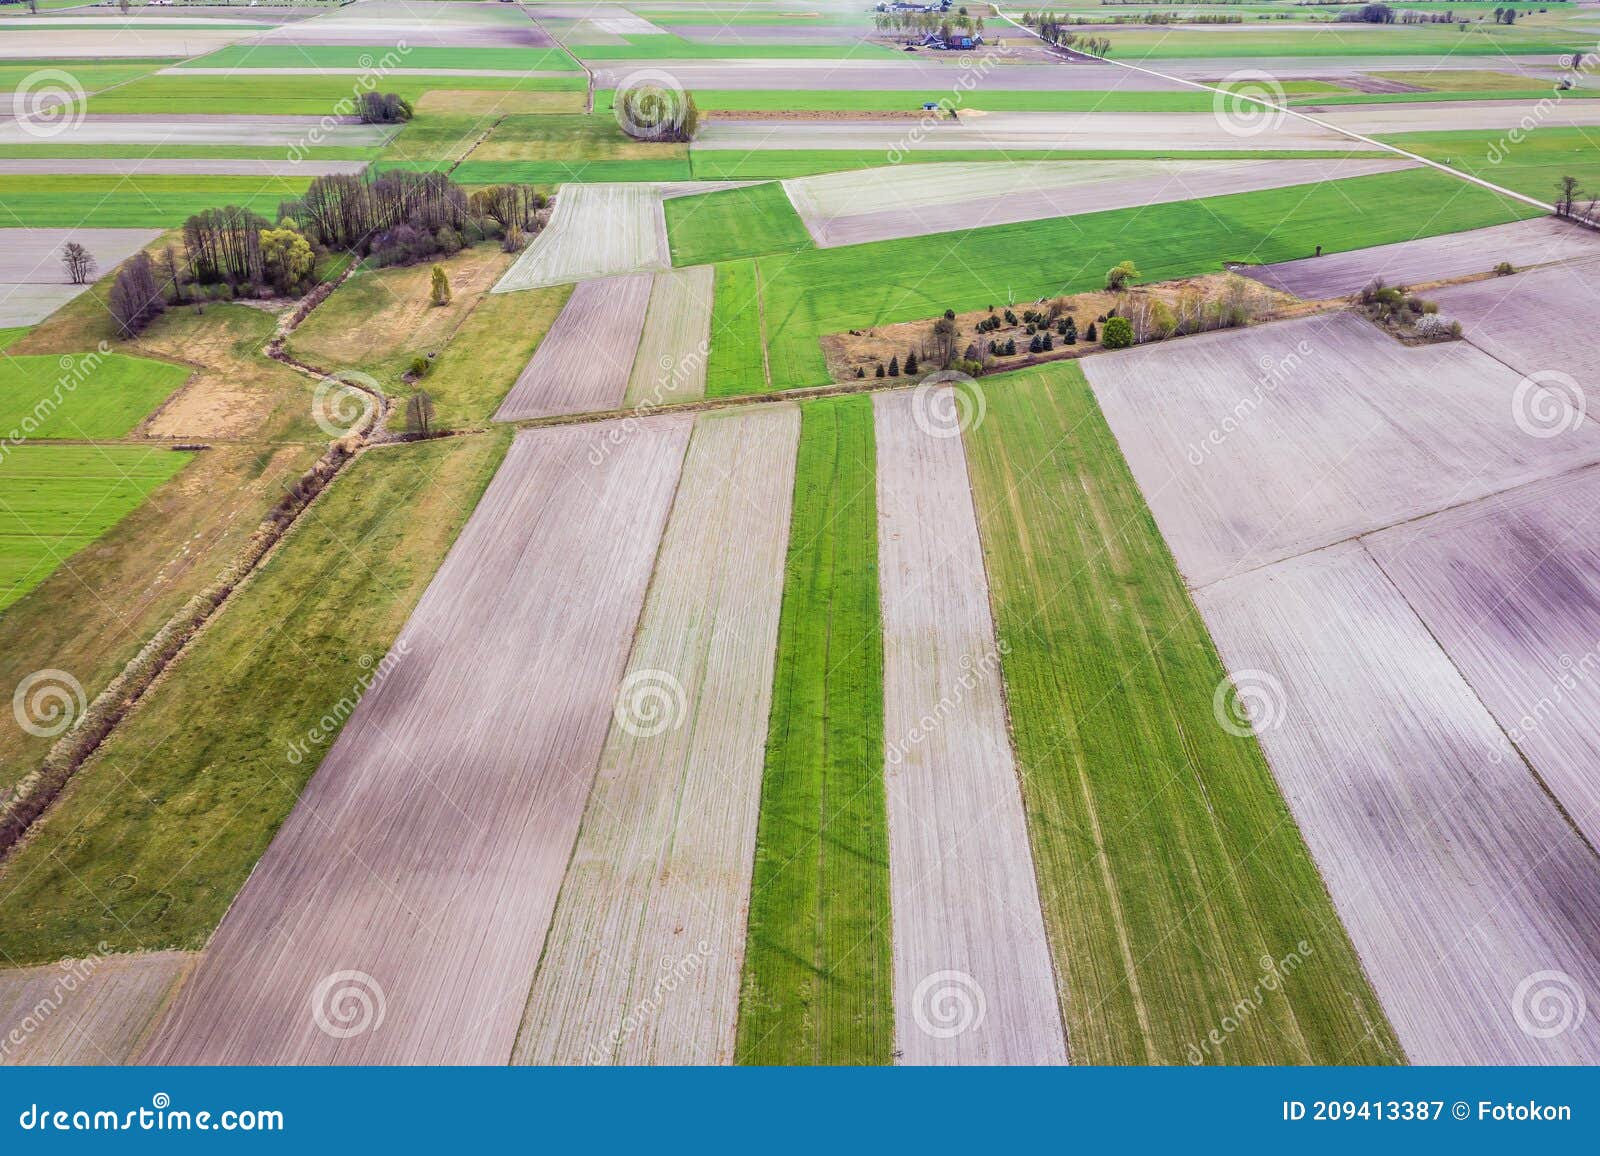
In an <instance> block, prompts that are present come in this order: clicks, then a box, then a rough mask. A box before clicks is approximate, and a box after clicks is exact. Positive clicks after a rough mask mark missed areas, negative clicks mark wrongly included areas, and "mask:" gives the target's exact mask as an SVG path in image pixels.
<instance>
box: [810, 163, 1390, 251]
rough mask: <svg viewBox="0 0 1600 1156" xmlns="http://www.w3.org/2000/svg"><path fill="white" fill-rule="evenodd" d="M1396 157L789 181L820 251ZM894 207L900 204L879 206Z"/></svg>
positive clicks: (974, 169) (991, 169)
mask: <svg viewBox="0 0 1600 1156" xmlns="http://www.w3.org/2000/svg"><path fill="white" fill-rule="evenodd" d="M1412 167H1414V165H1413V164H1412V163H1411V162H1408V161H1404V160H1398V159H1395V158H1390V157H1373V158H1371V159H1356V158H1345V157H1330V158H1328V159H1327V160H1275V161H1267V160H1262V161H1204V160H1201V161H1156V160H1138V161H1021V162H1016V163H1004V162H1002V163H1000V164H986V163H983V162H973V163H970V164H968V163H957V164H932V165H887V166H885V167H883V168H878V169H860V170H857V171H854V172H843V173H827V174H823V175H821V176H814V177H802V178H799V179H797V180H788V181H784V182H783V187H784V191H785V192H787V193H788V194H789V200H790V201H791V202H792V203H793V205H794V207H795V211H796V212H797V213H799V214H800V219H801V220H802V221H804V222H805V226H806V230H807V231H808V232H809V233H810V234H811V237H812V239H813V240H814V241H816V243H817V245H818V246H820V247H822V248H831V247H833V246H836V245H859V244H862V243H864V242H868V241H887V240H891V239H893V238H896V237H916V236H921V235H923V234H926V233H945V232H953V231H955V230H958V229H974V228H981V227H983V226H986V225H1004V224H1010V223H1013V222H1016V221H1039V220H1043V219H1045V218H1047V217H1070V216H1073V215H1075V214H1077V213H1093V212H1100V211H1103V210H1106V209H1122V208H1131V207H1133V206H1137V205H1157V204H1162V203H1164V202H1168V201H1188V200H1194V199H1196V198H1199V197H1214V196H1220V195H1222V194H1225V193H1243V192H1251V191H1253V190H1257V189H1276V188H1283V187H1285V186H1288V185H1302V184H1313V183H1318V182H1321V181H1330V180H1340V179H1342V178H1345V177H1360V176H1367V175H1369V174H1372V173H1387V172H1395V171H1397V170H1399V169H1404V168H1412ZM883 205H889V206H893V207H892V208H879V207H876V206H883Z"/></svg>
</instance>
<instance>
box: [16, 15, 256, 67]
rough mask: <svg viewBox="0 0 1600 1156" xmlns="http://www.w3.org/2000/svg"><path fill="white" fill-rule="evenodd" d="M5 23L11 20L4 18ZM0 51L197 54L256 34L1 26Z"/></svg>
mask: <svg viewBox="0 0 1600 1156" xmlns="http://www.w3.org/2000/svg"><path fill="white" fill-rule="evenodd" d="M5 23H6V24H7V25H9V24H10V23H11V21H10V20H7V21H5ZM0 35H3V36H4V37H5V40H4V43H3V44H0V52H3V53H4V54H5V59H7V60H16V61H24V62H25V61H29V60H39V61H45V60H83V61H88V60H98V59H106V60H115V59H119V58H120V59H135V58H140V57H157V56H199V55H200V54H201V53H203V52H215V51H216V50H217V49H219V48H226V47H227V46H228V45H230V44H235V43H237V42H238V41H241V40H244V39H246V38H247V37H250V36H254V35H256V31H255V29H252V28H238V29H212V28H198V29H197V28H162V27H159V26H154V25H153V26H151V27H149V28H133V29H128V30H125V31H121V30H113V29H109V28H86V29H84V30H81V31H80V30H77V29H74V30H73V31H72V33H71V34H70V35H66V34H64V33H62V32H56V31H48V30H46V29H42V28H35V29H28V28H9V27H7V28H4V31H3V32H0Z"/></svg>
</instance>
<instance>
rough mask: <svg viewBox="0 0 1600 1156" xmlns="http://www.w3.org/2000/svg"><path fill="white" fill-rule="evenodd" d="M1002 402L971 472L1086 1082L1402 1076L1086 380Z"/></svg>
mask: <svg viewBox="0 0 1600 1156" xmlns="http://www.w3.org/2000/svg"><path fill="white" fill-rule="evenodd" d="M985 398H986V400H987V410H986V413H985V415H984V416H983V417H982V419H981V420H979V421H977V422H976V423H975V424H974V425H973V426H972V428H970V429H969V430H968V432H967V450H968V455H969V459H970V465H971V470H972V481H973V487H974V491H975V496H976V503H977V508H978V518H979V524H980V526H981V528H982V534H983V542H984V551H985V559H986V562H987V569H988V574H989V579H990V583H991V588H990V589H991V594H992V597H993V600H994V606H995V617H996V623H997V627H998V633H999V638H1000V639H1001V641H1002V642H1004V643H1005V644H1006V645H1007V647H1008V648H1009V649H1008V652H1007V653H1006V654H1005V656H1004V659H1003V666H1004V670H1005V680H1006V690H1007V694H1008V698H1009V703H1010V710H1011V720H1012V725H1013V728H1014V730H1015V736H1016V746H1017V758H1018V761H1019V763H1020V765H1021V767H1022V770H1023V795H1024V799H1025V802H1026V806H1027V814H1028V826H1029V830H1030V832H1031V834H1032V837H1033V850H1034V855H1035V857H1036V860H1037V864H1038V872H1039V887H1040V893H1041V896H1042V898H1043V901H1044V912H1045V920H1046V925H1047V927H1048V929H1049V932H1050V944H1051V948H1052V950H1053V952H1054V955H1055V960H1056V966H1057V968H1058V971H1059V974H1060V978H1061V982H1062V985H1063V988H1064V990H1063V993H1062V1002H1063V1006H1064V1007H1065V1009H1066V1016H1067V1034H1068V1038H1069V1039H1070V1040H1071V1043H1072V1050H1073V1059H1074V1060H1075V1061H1076V1062H1078V1063H1085V1064H1145V1063H1157V1064H1183V1063H1210V1064H1216V1063H1255V1064H1299V1063H1327V1064H1341V1063H1349V1064H1356V1063H1369V1064H1381V1063H1392V1062H1395V1061H1396V1060H1398V1059H1399V1058H1400V1054H1399V1050H1398V1048H1397V1047H1396V1045H1395V1042H1394V1038H1393V1036H1392V1034H1391V1033H1390V1031H1389V1028H1388V1026H1387V1024H1386V1023H1385V1021H1384V1018H1383V1012H1382V1010H1381V1009H1380V1008H1379V1007H1378V1003H1377V1000H1376V998H1375V997H1374V996H1373V994H1372V991H1371V990H1370V989H1369V987H1368V985H1367V981H1366V979H1365V978H1364V976H1363V975H1362V971H1361V965H1360V963H1359V961H1358V960H1357V958H1356V955H1355V952H1354V951H1353V950H1352V949H1351V946H1350V943H1349V941H1348V940H1347V939H1346V938H1345V934H1344V931H1343V929H1342V928H1341V927H1340V925H1339V921H1338V918H1337V916H1336V915H1335V914H1334V912H1333V908H1332V905H1331V904H1330V903H1329V901H1328V896H1327V892H1326V890H1325V889H1324V887H1323V884H1322V880H1321V879H1320V878H1319V877H1318V875H1317V872H1316V868H1315V867H1314V866H1313V864H1312V862H1311V858H1310V856H1309V855H1308V854H1307V852H1306V848H1305V845H1304V844H1303V843H1302V842H1301V840H1300V836H1299V833H1298V832H1297V831H1296V829H1295V825H1294V821H1293V819H1292V818H1291V817H1290V816H1289V814H1288V811H1287V809H1286V808H1285V806H1284V802H1283V799H1282V797H1281V796H1280V795H1279V794H1278V790H1277V787H1276V785H1275V784H1274V783H1273V780H1272V776H1271V774H1270V772H1269V771H1268V768H1267V764H1266V762H1265V760H1264V759H1263V758H1262V756H1261V751H1260V749H1259V748H1258V747H1257V745H1256V742H1255V740H1254V738H1252V737H1250V736H1249V735H1248V734H1245V735H1243V736H1237V735H1235V734H1231V733H1229V732H1227V731H1225V730H1223V728H1222V727H1221V726H1219V725H1218V723H1217V721H1216V718H1215V717H1214V714H1213V703H1214V700H1215V695H1216V692H1217V688H1218V685H1219V684H1220V683H1221V682H1222V680H1223V677H1224V672H1223V667H1222V663H1221V661H1220V660H1219V659H1218V657H1217V654H1216V650H1215V648H1214V647H1213V646H1212V644H1211V639H1210V637H1209V636H1208V635H1207V633H1206V629H1205V627H1204V625H1203V624H1202V623H1201V621H1200V619H1199V616H1198V615H1197V614H1196V613H1195V610H1194V606H1193V604H1192V603H1191V602H1190V600H1189V596H1188V593H1187V592H1186V591H1185V589H1184V586H1183V582H1182V580H1181V579H1180V578H1179V576H1178V572H1177V569H1176V568H1175V566H1174V565H1173V560H1172V557H1171V555H1170V554H1168V552H1167V549H1166V546H1165V544H1164V543H1163V542H1162V540H1161V536H1160V534H1159V533H1157V531H1156V528H1155V525H1154V523H1153V522H1152V520H1151V517H1150V513H1149V511H1148V509H1147V508H1146V507H1145V504H1144V500H1143V498H1142V497H1141V496H1140V493H1139V490H1138V487H1137V486H1136V485H1135V483H1134V480H1133V478H1132V476H1131V475H1130V473H1129V471H1128V467H1127V465H1126V464H1125V463H1124V461H1123V460H1122V457H1121V455H1120V453H1119V452H1118V449H1117V444H1116V441H1115V440H1114V439H1113V437H1112V436H1111V431H1110V429H1109V428H1107V426H1106V424H1105V420H1104V419H1103V418H1102V417H1101V416H1100V413H1099V411H1098V409H1097V408H1096V405H1095V401H1094V398H1093V395H1092V394H1091V393H1090V391H1089V389H1088V386H1087V385H1086V384H1085V382H1084V379H1083V375H1082V373H1081V371H1080V369H1079V368H1078V366H1077V364H1076V363H1073V362H1060V363H1057V364H1054V365H1050V366H1044V367H1040V368H1038V369H1033V370H1025V371H1023V372H1021V373H1018V374H1016V375H1012V376H1008V377H1007V378H1005V379H1004V380H997V381H995V382H994V383H993V385H992V387H989V388H986V389H985ZM1302 940H1304V941H1305V943H1306V945H1307V947H1308V948H1309V950H1302V948H1301V947H1300V943H1301V941H1302ZM1285 961H1287V962H1285ZM1291 971H1292V975H1291V974H1290V972H1291ZM1241 1000H1247V1001H1249V1004H1248V1008H1249V1011H1248V1014H1246V1015H1243V1016H1240V1014H1239V1012H1238V1010H1237V1005H1238V1004H1239V1002H1240V1001H1241ZM1235 1021H1236V1026H1235V1027H1234V1028H1233V1029H1232V1030H1228V1027H1227V1025H1228V1023H1230V1022H1235ZM1213 1031H1216V1032H1217V1033H1218V1038H1219V1039H1220V1040H1221V1042H1220V1043H1216V1042H1213V1041H1212V1038H1211V1035H1210V1033H1211V1032H1213Z"/></svg>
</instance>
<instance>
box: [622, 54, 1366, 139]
mask: <svg viewBox="0 0 1600 1156" xmlns="http://www.w3.org/2000/svg"><path fill="white" fill-rule="evenodd" d="M638 67H639V65H638V62H637V61H634V62H629V61H614V62H613V61H606V62H604V63H597V64H596V65H595V66H594V77H595V86H596V87H597V88H616V87H617V86H618V85H619V84H621V83H622V81H623V80H624V79H626V78H627V76H628V75H629V73H632V72H635V71H637V70H638ZM650 67H651V68H652V69H659V70H661V71H662V72H665V73H667V74H668V75H670V76H672V77H674V78H676V79H677V81H678V83H680V84H682V85H683V86H684V87H685V88H688V89H696V88H715V89H748V90H758V89H780V90H781V89H799V90H802V91H811V92H831V91H834V90H836V89H844V88H871V89H874V90H879V91H892V92H951V91H954V90H955V86H956V84H957V83H958V82H962V83H966V82H965V81H963V79H962V78H963V77H964V76H965V75H966V73H967V71H968V70H967V69H963V68H962V67H960V65H959V64H957V63H956V62H955V61H953V60H933V59H929V58H926V57H923V58H914V59H906V60H893V59H886V58H883V57H877V56H874V57H873V58H871V59H870V60H869V59H866V58H862V59H857V60H652V61H650ZM1232 67H1235V68H1236V67H1237V62H1235V63H1234V65H1233V66H1232ZM1375 67H1376V66H1375ZM1230 70H1231V69H1229V68H1224V69H1223V71H1222V72H1220V73H1218V74H1217V75H1219V76H1221V75H1224V74H1225V73H1227V72H1228V71H1230ZM1182 89H1183V86H1182V85H1181V84H1178V83H1176V82H1174V81H1170V80H1166V79H1163V78H1161V77H1157V76H1149V75H1147V74H1145V73H1141V72H1132V71H1130V70H1128V69H1126V68H1118V67H1117V66H1116V65H1113V64H1088V63H1082V64H1074V65H1072V66H1070V67H1062V66H1061V65H1060V64H1015V65H1006V66H1005V67H1001V68H995V69H992V70H991V71H990V72H989V73H988V75H986V76H984V77H983V78H982V79H981V80H980V81H978V83H977V84H976V85H975V86H974V88H973V90H972V92H971V93H969V94H968V96H967V98H966V101H965V104H966V105H967V106H971V107H977V108H981V107H983V99H982V94H983V92H984V91H985V90H990V91H996V92H1042V91H1050V90H1060V91H1068V92H1177V91H1181V90H1182ZM796 147H798V146H796Z"/></svg>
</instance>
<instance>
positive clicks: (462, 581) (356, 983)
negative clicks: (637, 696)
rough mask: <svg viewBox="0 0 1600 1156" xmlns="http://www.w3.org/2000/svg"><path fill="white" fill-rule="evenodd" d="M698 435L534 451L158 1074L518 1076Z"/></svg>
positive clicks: (517, 465)
mask: <svg viewBox="0 0 1600 1156" xmlns="http://www.w3.org/2000/svg"><path fill="white" fill-rule="evenodd" d="M613 434H614V435H616V436H615V437H612V436H611V435H613ZM688 435H689V422H688V421H687V420H686V419H681V418H668V419H657V420H653V421H650V422H646V423H642V424H635V425H634V426H632V427H623V426H620V425H617V424H608V425H589V426H584V427H570V428H563V429H551V430H537V431H530V432H527V433H523V434H521V435H519V436H518V437H517V439H516V441H515V442H514V444H513V445H512V447H511V449H510V451H509V453H508V456H507V458H506V461H505V463H504V464H503V465H502V467H501V469H500V471H499V472H498V473H497V474H496V475H495V479H494V481H493V483H492V484H491V485H490V487H489V489H488V491H487V492H486V493H485V495H484V497H483V500H482V502H481V503H480V504H479V506H478V508H477V510H476V512H475V513H474V514H473V516H472V518H471V520H470V521H469V522H468V524H467V526H466V528H465V529H464V530H463V531H462V534H461V537H460V538H459V539H458V541H457V542H456V544H455V547H454V548H453V549H452V550H451V552H450V555H449V557H448V558H446V560H445V563H444V566H443V567H442V568H441V569H440V570H439V573H438V574H437V575H436V576H435V577H434V580H433V582H432V583H431V584H430V585H429V587H428V590H427V592H426V593H425V594H424V595H423V597H422V599H421V601H420V602H419V603H418V605H417V608H416V610H415V612H414V613H413V614H412V616H411V619H410V621H409V622H408V623H407V625H406V627H405V629H404V630H403V631H402V632H401V635H400V637H399V639H398V640H397V641H396V643H395V647H394V648H393V650H392V651H391V652H390V655H389V656H388V658H386V659H385V661H384V662H383V663H380V664H379V666H378V667H376V668H375V669H374V681H373V685H372V686H371V687H370V688H369V689H368V690H367V691H366V693H365V694H364V695H362V696H361V699H360V705H359V706H358V707H357V708H356V709H355V712H354V714H353V715H352V716H351V717H350V720H349V722H348V723H347V724H346V725H345V727H344V730H343V732H342V733H341V735H340V737H339V739H338V741H337V742H336V743H335V744H334V746H333V748H332V750H330V751H329V753H328V755H327V757H326V758H325V759H324V760H323V763H322V765H321V767H320V768H319V769H318V771H317V773H316V775H315V776H314V777H313V778H312V780H311V782H310V784H309V785H308V787H307V788H306V791H305V792H304V794H303V795H302V796H301V798H300V802H299V803H298V804H297V805H296V807H295V809H294V811H293V812H292V813H291V815H290V816H289V819H288V820H287V822H286V823H285V824H284V826H283V829H282V830H280V831H279V832H278V835H277V837H276V838H275V839H274V840H273V843H272V845H271V847H270V848H269V849H268V851H267V853H266V855H265V856H264V857H263V858H262V859H261V861H260V863H258V864H257V866H256V869H255V872H254V873H253V874H252V875H251V877H250V879H249V881H248V882H247V883H246V885H245V887H244V889H243V891H241V892H240V894H239V896H238V898H237V899H236V900H235V902H234V904H233V907H232V908H231V910H230V911H229V913H228V915H227V917H226V918H225V919H224V920H223V923H222V926H221V927H220V928H219V929H218V931H217V934H216V936H215V937H214V938H213V940H212V943H211V946H210V948H209V949H208V951H207V953H206V957H205V960H204V962H203V963H202V964H201V966H200V968H199V970H198V971H197V973H196V975H195V976H194V978H193V979H192V980H191V981H190V983H189V985H188V986H187V987H186V988H185V991H184V994H183V996H182V997H181V998H180V1001H179V1003H178V1005H177V1007H176V1008H175V1009H174V1011H173V1013H172V1015H171V1016H170V1017H169V1018H168V1020H167V1022H166V1023H165V1025H164V1026H163V1028H162V1032H161V1035H160V1037H159V1038H158V1040H157V1042H156V1045H155V1046H154V1047H153V1048H152V1049H151V1051H150V1053H149V1056H148V1058H149V1059H151V1060H152V1061H155V1062H170V1063H256V1064H290V1063H318V1064H320V1063H361V1064H383V1063H454V1064H461V1063H504V1062H505V1061H506V1060H507V1058H508V1057H509V1056H510V1054H511V1048H512V1043H513V1040H514V1038H515V1035H516V1030H517V1025H518V1022H519V1021H520V1019H521V1016H522V1010H523V1006H524V1003H525V1001H526V999H527V994H528V989H529V987H530V985H531V983H532V979H533V973H534V968H535V966H536V963H537V961H538V956H539V949H540V945H541V944H542V943H543V941H544V936H545V931H546V928H547V927H548V924H549V919H550V915H551V912H552V910H553V908H554V906H555V902H556V895H557V892H558V889H559V887H560V885H561V879H562V876H563V875H564V873H565V871H566V866H567V859H568V855H569V854H570V851H571V848H572V845H573V840H574V838H575V836H576V834H577V828H578V822H579V819H580V817H581V815H582V813H583V807H584V803H585V800H586V799H587V797H588V794H589V788H590V784H591V783H592V781H593V778H594V773H595V766H596V762H597V760H598V757H599V754H600V749H601V746H602V744H603V742H604V740H605V735H606V731H607V729H608V727H609V725H610V723H611V718H612V708H613V703H614V701H615V699H616V695H617V689H618V685H619V682H620V680H621V678H622V673H623V668H624V666H625V664H626V660H627V653H628V648H629V645H630V643H631V641H632V638H633V631H634V626H635V623H636V621H637V620H638V616H639V610H640V607H641V605H642V603H643V600H644V595H645V587H646V583H647V581H648V579H649V576H650V571H651V567H652V564H653V562H654V560H655V556H656V548H657V544H658V542H659V539H660V535H661V530H662V527H663V525H664V523H665V521H666V516H667V510H668V507H669V505H670V503H671V500H672V494H673V490H674V486H675V484H676V480H677V476H678V470H679V466H680V464H681V461H682V458H683V452H684V447H685V445H686V443H687V441H688ZM597 575H604V576H605V580H604V581H596V580H595V579H596V576H597ZM357 689H358V688H357ZM353 693H354V691H353ZM335 705H336V704H333V703H330V704H328V706H329V708H330V710H331V709H334V708H335ZM314 722H315V720H307V725H311V724H312V723H314ZM319 1013H320V1014H319ZM319 1021H320V1022H319Z"/></svg>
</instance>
